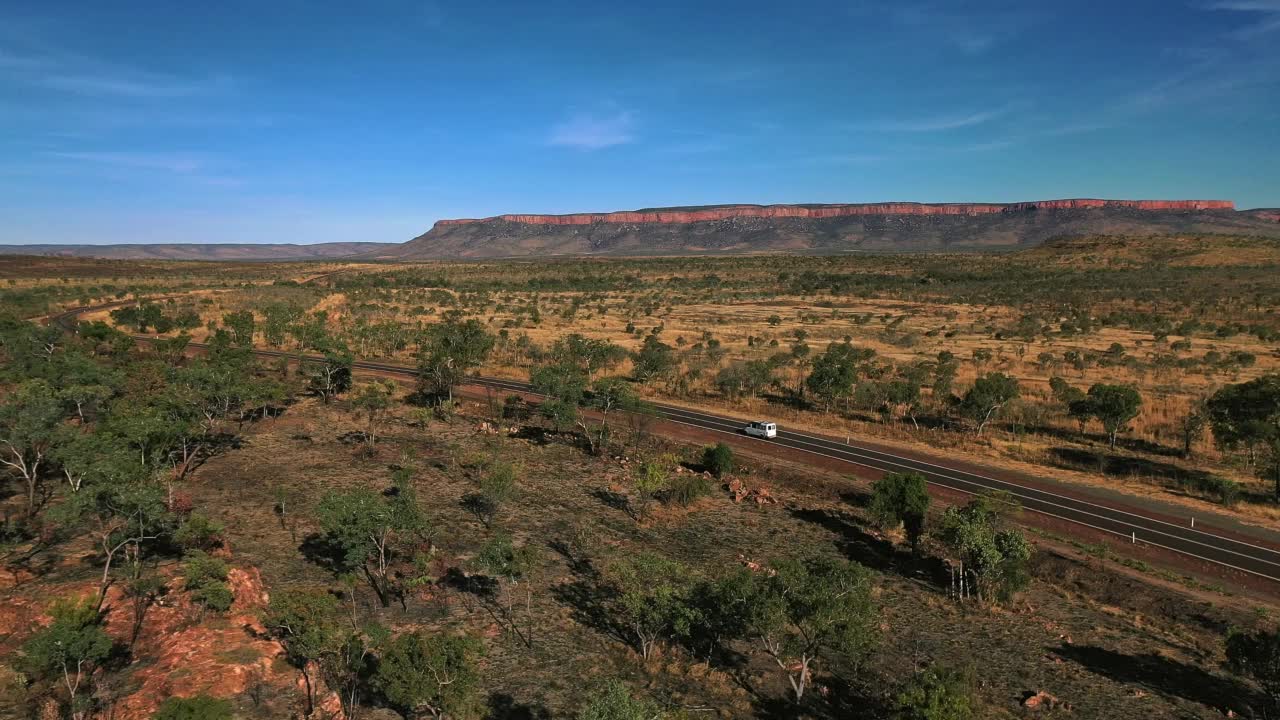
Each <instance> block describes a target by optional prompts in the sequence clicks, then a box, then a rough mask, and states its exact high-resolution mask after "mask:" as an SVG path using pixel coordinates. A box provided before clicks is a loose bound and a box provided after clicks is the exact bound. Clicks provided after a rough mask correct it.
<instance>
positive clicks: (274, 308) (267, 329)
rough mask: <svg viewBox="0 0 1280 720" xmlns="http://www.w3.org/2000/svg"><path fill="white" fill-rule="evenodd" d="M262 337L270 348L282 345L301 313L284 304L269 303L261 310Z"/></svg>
mask: <svg viewBox="0 0 1280 720" xmlns="http://www.w3.org/2000/svg"><path fill="white" fill-rule="evenodd" d="M262 314H263V323H262V337H263V339H265V340H266V341H267V344H268V345H270V346H272V347H280V346H281V345H284V342H285V338H286V337H288V334H289V330H290V328H292V326H293V324H294V323H295V322H297V321H298V318H299V317H301V315H302V313H301V312H299V311H298V308H296V307H294V306H292V305H288V304H286V303H271V304H270V305H267V306H266V307H265V308H264V309H263V313H262Z"/></svg>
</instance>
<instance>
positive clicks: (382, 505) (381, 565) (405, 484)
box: [316, 471, 427, 607]
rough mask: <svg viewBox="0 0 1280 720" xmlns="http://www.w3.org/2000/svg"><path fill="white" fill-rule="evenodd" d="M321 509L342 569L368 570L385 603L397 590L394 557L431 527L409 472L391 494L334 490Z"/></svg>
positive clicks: (326, 533) (325, 530)
mask: <svg viewBox="0 0 1280 720" xmlns="http://www.w3.org/2000/svg"><path fill="white" fill-rule="evenodd" d="M316 512H317V515H318V516H319V520H320V528H321V531H322V532H323V536H324V539H325V540H326V541H327V542H328V543H329V545H330V547H332V548H333V549H334V550H335V551H337V553H338V554H339V556H340V569H342V570H345V571H347V572H353V571H359V572H362V573H364V576H365V579H367V580H368V581H369V586H370V587H371V588H372V589H373V591H374V593H375V594H377V596H378V600H379V602H381V603H382V606H383V607H387V606H389V605H390V604H391V596H392V594H393V593H394V592H395V587H394V584H393V578H392V572H391V565H392V562H393V561H394V560H395V558H396V556H397V554H398V553H399V552H401V551H402V550H403V547H404V545H405V544H406V543H407V542H408V541H409V540H410V539H412V538H414V537H421V536H422V535H424V534H425V533H426V530H427V523H426V519H425V518H424V517H423V515H422V511H421V510H420V509H419V508H418V502H417V495H416V493H415V492H414V491H413V486H412V482H411V480H410V477H409V474H408V472H407V471H400V472H398V473H397V476H396V489H395V492H393V493H391V494H390V497H388V496H387V495H385V494H383V493H380V492H376V491H374V490H370V489H368V488H357V489H354V490H348V491H346V492H329V493H328V494H326V495H325V496H324V497H323V498H321V500H320V504H319V506H318V508H317V510H316Z"/></svg>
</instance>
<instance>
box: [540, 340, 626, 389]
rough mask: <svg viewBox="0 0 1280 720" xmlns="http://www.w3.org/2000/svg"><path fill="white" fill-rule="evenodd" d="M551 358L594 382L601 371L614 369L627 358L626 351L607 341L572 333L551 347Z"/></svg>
mask: <svg viewBox="0 0 1280 720" xmlns="http://www.w3.org/2000/svg"><path fill="white" fill-rule="evenodd" d="M551 357H553V358H555V359H556V361H557V362H559V363H561V364H564V365H570V366H573V367H576V368H577V369H578V370H580V371H581V372H582V373H583V374H584V375H586V376H587V381H588V382H592V381H594V380H595V374H596V373H597V372H600V371H601V370H608V369H610V368H613V367H616V366H617V365H618V363H620V362H622V361H623V360H624V359H625V358H626V357H627V351H626V350H625V349H624V348H622V346H620V345H616V344H614V343H612V342H609V341H608V340H598V339H594V338H588V337H584V336H583V335H581V334H579V333H572V334H570V335H566V336H565V337H563V338H561V339H559V340H557V341H556V342H555V344H554V345H553V346H552V347H551Z"/></svg>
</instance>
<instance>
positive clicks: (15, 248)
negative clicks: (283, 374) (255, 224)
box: [0, 242, 395, 260]
mask: <svg viewBox="0 0 1280 720" xmlns="http://www.w3.org/2000/svg"><path fill="white" fill-rule="evenodd" d="M389 247H395V244H394V243H376V242H346V243H316V244H315V245H295V244H292V243H269V244H254V243H210V244H198V243H165V244H159V245H147V244H141V243H139V244H127V245H0V254H2V255H46V256H60V257H92V258H104V259H107V260H324V259H327V258H341V257H347V256H348V255H356V254H362V253H369V252H377V251H379V250H381V249H383V248H389Z"/></svg>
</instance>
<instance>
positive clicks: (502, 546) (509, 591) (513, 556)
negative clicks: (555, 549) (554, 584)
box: [475, 532, 538, 647]
mask: <svg viewBox="0 0 1280 720" xmlns="http://www.w3.org/2000/svg"><path fill="white" fill-rule="evenodd" d="M475 565H476V567H477V568H479V569H480V570H481V571H482V572H485V573H488V574H489V575H491V576H493V577H495V578H497V580H498V584H499V585H500V586H501V588H502V598H503V601H504V602H503V608H502V610H503V614H504V618H505V619H506V621H507V625H508V626H509V627H510V629H511V631H512V632H513V633H514V634H515V635H516V637H518V638H520V640H521V641H522V642H524V644H525V645H526V646H527V647H533V618H532V613H533V583H532V581H531V579H530V576H531V575H532V574H533V572H534V571H535V570H536V569H537V565H538V556H537V554H536V552H535V551H534V549H533V548H532V547H530V546H528V545H520V546H517V545H516V544H515V543H513V542H512V541H511V536H510V535H508V534H506V533H503V532H499V533H496V534H494V536H493V537H492V538H490V540H489V542H487V543H485V545H484V547H482V548H480V552H479V553H477V554H476V558H475ZM526 581H528V582H526ZM521 582H524V587H525V611H526V616H527V618H526V619H527V620H528V628H527V630H526V631H522V630H521V629H520V624H519V623H518V622H516V618H515V607H514V606H515V602H514V597H513V596H514V595H515V588H516V587H517V586H518V585H519V584H520V583H521Z"/></svg>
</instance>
